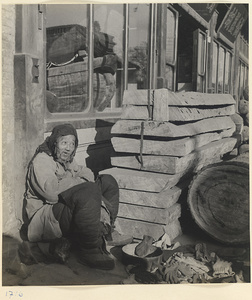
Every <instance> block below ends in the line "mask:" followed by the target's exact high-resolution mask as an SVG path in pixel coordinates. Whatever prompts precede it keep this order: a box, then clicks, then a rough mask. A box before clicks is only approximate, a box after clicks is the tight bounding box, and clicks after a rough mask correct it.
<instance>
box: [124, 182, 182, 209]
mask: <svg viewBox="0 0 252 300" xmlns="http://www.w3.org/2000/svg"><path fill="white" fill-rule="evenodd" d="M181 192H182V188H179V187H177V186H174V187H173V188H168V189H165V190H163V191H161V192H160V193H153V192H145V191H134V190H125V189H119V193H120V198H119V199H120V203H129V204H136V205H139V206H140V205H142V206H149V207H158V208H168V207H170V206H172V205H173V204H175V203H176V202H177V201H178V199H179V196H180V195H181Z"/></svg>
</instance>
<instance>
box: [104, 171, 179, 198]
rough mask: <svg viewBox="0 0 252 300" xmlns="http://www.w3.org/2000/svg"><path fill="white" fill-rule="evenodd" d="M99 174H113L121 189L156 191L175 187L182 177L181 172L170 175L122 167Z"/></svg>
mask: <svg viewBox="0 0 252 300" xmlns="http://www.w3.org/2000/svg"><path fill="white" fill-rule="evenodd" d="M99 174H110V175H112V176H113V177H114V178H115V180H116V181H117V183H118V186H119V188H120V189H129V190H137V191H146V192H156V193H159V192H161V191H162V190H165V189H168V188H171V187H174V186H175V185H176V184H177V183H178V182H179V180H180V179H181V174H176V175H168V174H160V173H151V172H144V171H137V170H128V169H122V168H111V169H106V170H103V171H101V172H99Z"/></svg>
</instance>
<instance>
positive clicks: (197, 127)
mask: <svg viewBox="0 0 252 300" xmlns="http://www.w3.org/2000/svg"><path fill="white" fill-rule="evenodd" d="M143 122H144V135H145V136H156V137H158V136H160V137H186V136H193V135H197V134H200V133H206V132H211V131H217V130H225V129H230V128H235V123H234V122H233V120H232V119H231V117H229V116H225V117H215V118H209V119H205V120H200V121H197V122H193V123H189V124H185V125H175V124H173V123H170V122H157V121H143ZM141 123H142V121H139V120H132V121H130V122H129V121H127V120H119V121H117V122H116V123H115V124H114V125H113V127H112V129H111V133H112V134H115V135H119V134H120V135H125V134H126V135H140V134H141Z"/></svg>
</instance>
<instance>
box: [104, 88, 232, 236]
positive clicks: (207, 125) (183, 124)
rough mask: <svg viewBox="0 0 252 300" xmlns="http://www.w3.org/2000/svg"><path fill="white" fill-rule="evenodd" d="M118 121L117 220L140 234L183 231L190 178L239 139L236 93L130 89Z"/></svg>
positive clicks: (124, 229)
mask: <svg viewBox="0 0 252 300" xmlns="http://www.w3.org/2000/svg"><path fill="white" fill-rule="evenodd" d="M123 104H124V106H123V112H122V116H121V120H119V121H117V122H116V123H115V125H114V126H113V127H112V131H111V133H112V135H113V137H112V139H111V141H112V144H113V147H114V150H115V152H116V156H115V157H112V158H111V163H112V165H113V166H114V167H113V168H111V169H109V170H104V171H103V173H107V174H111V175H113V176H114V177H115V178H116V180H117V182H118V184H119V188H120V207H119V213H118V218H117V223H116V226H117V228H118V230H120V231H121V232H122V233H125V234H133V237H134V238H136V239H142V238H143V236H144V235H150V236H152V237H153V238H154V239H156V240H157V239H158V238H160V237H161V236H162V235H163V234H164V233H167V234H168V235H169V236H170V239H171V240H173V239H174V238H176V237H177V236H178V235H179V234H181V227H180V223H179V218H180V216H181V207H180V204H179V203H178V199H179V197H180V195H181V192H182V186H183V183H184V182H185V180H187V179H188V178H190V177H191V176H192V175H193V174H195V173H197V172H198V171H199V170H200V169H202V168H203V167H204V166H207V165H209V164H212V163H215V162H218V161H220V160H221V159H222V156H223V155H224V154H226V153H228V152H230V151H232V150H233V148H234V147H235V145H236V142H237V139H236V138H235V137H232V135H233V133H234V132H235V123H234V122H233V121H232V119H231V117H230V116H231V115H233V114H234V113H235V101H234V99H233V97H232V96H231V95H227V94H225V95H220V94H216V95H214V94H202V93H196V92H186V93H174V92H171V91H169V90H167V89H158V90H135V91H133V90H129V91H125V95H124V102H123Z"/></svg>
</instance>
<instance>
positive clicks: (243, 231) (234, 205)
mask: <svg viewBox="0 0 252 300" xmlns="http://www.w3.org/2000/svg"><path fill="white" fill-rule="evenodd" d="M188 205H189V208H190V211H191V214H192V216H193V218H194V219H195V222H196V223H197V224H198V225H199V227H201V229H203V230H204V231H205V232H207V233H208V234H209V235H210V236H212V237H213V238H215V239H216V240H218V241H221V242H224V243H228V244H238V243H247V242H249V165H248V164H247V163H243V162H238V161H229V162H222V163H218V164H214V165H211V166H208V167H207V168H205V169H203V170H202V171H201V172H199V173H198V174H197V175H196V176H195V178H194V180H193V181H192V183H191V185H190V188H189V191H188Z"/></svg>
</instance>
